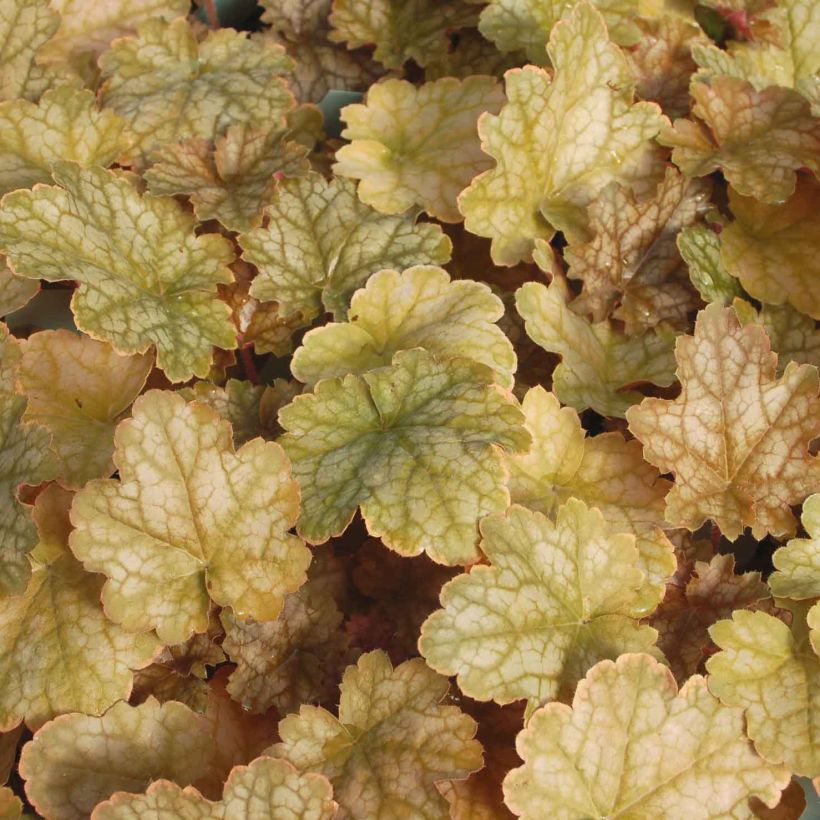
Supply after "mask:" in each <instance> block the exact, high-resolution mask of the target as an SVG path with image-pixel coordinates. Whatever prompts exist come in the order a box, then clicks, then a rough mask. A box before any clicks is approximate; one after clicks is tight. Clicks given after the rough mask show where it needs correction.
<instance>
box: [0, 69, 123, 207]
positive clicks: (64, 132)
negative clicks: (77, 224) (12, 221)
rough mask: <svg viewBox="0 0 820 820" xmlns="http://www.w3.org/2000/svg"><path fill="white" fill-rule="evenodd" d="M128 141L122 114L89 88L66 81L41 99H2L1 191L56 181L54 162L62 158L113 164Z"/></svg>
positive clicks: (94, 163) (90, 162)
mask: <svg viewBox="0 0 820 820" xmlns="http://www.w3.org/2000/svg"><path fill="white" fill-rule="evenodd" d="M128 143H129V139H128V136H127V134H126V133H125V123H124V122H123V120H122V118H121V117H119V116H118V115H117V114H115V113H114V112H113V111H107V110H103V111H100V110H99V109H98V108H97V104H96V100H95V97H94V94H93V92H91V91H89V90H88V89H84V88H78V87H77V86H74V85H64V86H61V87H59V88H54V89H52V90H51V91H46V93H45V94H43V96H42V97H41V98H40V102H39V103H36V104H35V103H32V102H29V101H28V100H24V99H20V100H10V101H8V102H4V103H0V192H2V193H6V192H7V191H13V190H15V189H16V188H30V187H31V186H32V185H35V184H36V183H38V182H46V183H48V182H51V165H52V163H53V162H56V161H59V160H72V161H74V162H77V163H79V164H80V165H82V166H89V165H103V166H108V165H111V163H112V162H114V160H115V159H117V157H118V156H119V155H120V154H121V153H122V152H123V151H124V150H125V149H126V148H127V147H128Z"/></svg>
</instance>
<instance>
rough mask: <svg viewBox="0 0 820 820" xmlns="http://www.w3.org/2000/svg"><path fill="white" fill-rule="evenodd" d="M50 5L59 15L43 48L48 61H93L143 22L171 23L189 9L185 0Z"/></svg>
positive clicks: (80, 0) (56, 0) (83, 0)
mask: <svg viewBox="0 0 820 820" xmlns="http://www.w3.org/2000/svg"><path fill="white" fill-rule="evenodd" d="M51 6H52V8H54V9H55V10H56V11H58V12H59V13H60V16H59V20H60V26H59V28H58V29H57V33H56V34H55V35H54V37H52V39H51V40H50V41H49V42H48V44H47V45H46V47H45V48H44V49H43V55H42V59H44V60H45V61H47V62H56V61H62V60H67V59H70V58H72V57H77V56H79V55H86V54H90V55H91V57H92V58H95V57H96V56H97V55H98V54H100V52H102V51H104V50H105V49H107V48H108V46H109V45H111V43H112V41H113V40H115V39H116V38H118V37H123V36H124V35H126V34H132V33H133V32H134V31H135V30H136V29H137V27H138V26H139V25H140V24H141V23H143V22H144V21H146V20H149V19H151V18H161V19H163V20H170V19H171V18H173V17H176V16H177V15H181V14H187V13H188V10H189V8H190V6H189V3H188V2H187V0H141V2H139V3H130V2H128V0H95V2H94V3H88V2H87V0H51Z"/></svg>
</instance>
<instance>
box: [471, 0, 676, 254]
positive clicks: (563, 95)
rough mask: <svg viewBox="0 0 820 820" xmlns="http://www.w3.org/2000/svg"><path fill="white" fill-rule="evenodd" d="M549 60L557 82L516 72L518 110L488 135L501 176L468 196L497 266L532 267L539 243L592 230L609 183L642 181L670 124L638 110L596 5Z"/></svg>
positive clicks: (650, 107)
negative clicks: (595, 204)
mask: <svg viewBox="0 0 820 820" xmlns="http://www.w3.org/2000/svg"><path fill="white" fill-rule="evenodd" d="M549 54H550V58H551V60H552V63H553V65H554V66H555V74H554V76H552V77H551V76H550V74H549V73H548V72H547V71H545V70H543V69H540V68H536V67H534V66H526V67H525V68H523V69H514V70H512V71H508V72H507V74H506V93H507V97H508V100H509V102H508V103H507V104H506V105H505V106H504V107H503V108H502V109H501V113H500V114H499V115H498V116H491V115H489V114H487V115H485V116H484V117H482V119H481V121H480V123H479V126H478V130H479V134H480V135H481V138H482V148H483V150H484V151H485V152H486V153H487V154H489V155H490V156H491V157H492V158H493V159H495V160H496V167H495V168H492V169H491V170H489V171H485V172H484V173H483V174H481V175H480V176H478V177H477V178H475V179H474V180H473V181H472V183H471V184H470V186H469V187H468V188H467V189H466V190H465V191H464V192H463V193H462V194H461V196H460V197H459V208H460V209H461V212H462V213H463V214H464V216H465V217H466V221H465V227H466V228H467V230H468V231H471V232H472V233H475V234H478V235H479V236H487V237H490V238H492V240H493V245H492V257H493V260H494V261H495V262H496V264H504V265H511V264H514V263H515V262H518V261H520V260H521V259H531V258H532V251H533V247H534V242H535V240H536V239H539V238H540V239H547V240H548V239H550V238H551V237H552V235H553V233H554V232H555V230H556V229H558V230H564V231H566V230H568V229H569V230H570V231H572V230H575V229H577V228H578V227H579V226H580V225H582V224H583V222H584V220H585V211H584V208H585V206H586V205H587V203H588V202H589V201H590V200H591V199H592V198H593V197H594V196H595V195H596V194H597V193H598V192H599V191H600V190H601V189H602V188H603V187H604V186H605V185H606V184H607V183H608V182H610V181H612V180H618V181H621V182H630V181H631V180H632V178H633V177H634V176H635V175H636V165H638V166H639V165H640V164H641V162H642V161H643V160H642V158H643V157H644V156H645V155H646V154H647V153H650V152H651V151H652V149H651V148H650V142H649V140H651V138H652V137H653V136H655V134H656V133H657V132H658V129H659V128H660V125H661V120H662V117H661V115H660V110H659V109H658V107H657V106H656V105H655V104H654V103H646V102H642V103H634V104H633V102H632V99H633V88H634V80H633V79H632V75H631V73H630V70H629V66H628V64H627V62H626V58H625V57H624V55H623V52H621V50H620V49H619V48H618V47H617V46H615V45H614V44H613V43H611V42H610V41H609V39H608V37H607V32H606V25H605V24H604V21H603V19H602V18H601V16H600V14H599V13H598V12H597V11H596V10H595V9H594V8H593V7H592V6H591V5H590V4H589V3H587V2H581V3H578V4H577V5H576V6H575V7H574V8H573V10H572V11H571V12H570V14H569V16H568V17H567V18H566V19H564V20H562V21H561V22H559V23H557V24H556V25H555V27H554V28H553V30H552V34H551V37H550V45H549ZM590 123H594V124H595V126H594V128H593V127H590ZM582 132H583V134H584V139H583V140H581V141H579V140H578V139H577V135H578V134H579V133H582ZM641 173H644V172H643V171H640V172H638V174H641Z"/></svg>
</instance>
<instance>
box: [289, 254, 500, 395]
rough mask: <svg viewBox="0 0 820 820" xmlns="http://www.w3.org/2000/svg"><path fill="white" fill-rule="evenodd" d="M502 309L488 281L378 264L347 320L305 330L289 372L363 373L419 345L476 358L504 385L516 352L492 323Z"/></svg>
mask: <svg viewBox="0 0 820 820" xmlns="http://www.w3.org/2000/svg"><path fill="white" fill-rule="evenodd" d="M503 313H504V305H503V304H502V302H501V300H500V299H498V297H496V296H494V295H493V293H492V292H491V291H490V289H489V287H487V285H485V284H483V283H481V282H472V281H470V280H461V281H456V282H451V281H450V276H449V275H448V273H447V271H445V270H443V269H442V268H437V267H431V266H421V265H418V266H415V267H412V268H408V269H407V270H405V271H404V272H403V273H399V272H398V271H395V270H382V271H379V272H378V273H374V274H373V275H372V276H371V277H370V278H369V279H368V280H367V283H366V285H365V287H364V288H362V289H360V290H357V291H356V293H354V294H353V297H352V299H351V301H350V310H349V314H348V315H349V321H348V322H346V323H329V324H327V325H324V326H323V327H319V328H315V329H314V330H311V331H308V333H307V334H305V337H304V339H303V341H302V346H301V347H299V348H298V349H297V350H296V352H295V353H294V354H293V359H292V362H291V372H292V373H293V375H294V376H295V377H296V378H297V379H299V381H302V382H305V384H307V385H309V386H312V385H314V384H316V382H318V381H319V380H320V379H327V378H333V377H336V376H344V375H346V374H348V373H353V374H356V375H360V374H362V373H366V372H367V371H368V370H373V369H374V368H377V367H381V366H383V365H388V364H390V362H391V361H392V359H393V355H394V354H395V353H397V352H398V351H400V350H409V349H410V348H413V347H423V348H424V349H425V350H429V351H430V352H431V353H433V354H435V355H437V356H443V357H447V356H462V357H464V358H472V359H475V360H476V361H478V362H481V363H482V364H485V365H487V367H490V368H492V369H493V370H494V371H495V378H496V381H497V382H498V383H499V384H500V385H502V386H503V387H506V388H511V387H512V383H513V377H512V374H513V372H514V371H515V366H516V359H515V352H514V351H513V346H512V343H511V342H510V341H509V339H508V338H507V337H506V336H505V335H504V332H503V331H502V330H501V328H499V327H498V325H496V324H495V323H496V322H497V321H498V320H499V319H500V318H501V317H502V315H503Z"/></svg>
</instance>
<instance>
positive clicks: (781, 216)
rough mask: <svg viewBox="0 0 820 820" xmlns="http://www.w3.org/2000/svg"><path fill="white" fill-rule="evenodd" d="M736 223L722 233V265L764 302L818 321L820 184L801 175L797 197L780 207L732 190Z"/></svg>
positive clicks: (748, 290)
mask: <svg viewBox="0 0 820 820" xmlns="http://www.w3.org/2000/svg"><path fill="white" fill-rule="evenodd" d="M729 207H730V208H731V210H732V214H733V215H734V217H735V219H734V221H733V222H730V223H729V224H728V225H726V226H724V228H723V230H722V231H721V234H720V246H721V254H720V257H721V261H722V262H723V265H724V266H725V268H726V270H727V271H728V272H729V273H730V274H731V275H732V276H735V277H737V278H738V279H739V280H740V283H741V284H742V285H743V288H744V289H745V290H746V292H747V293H749V295H750V296H753V297H754V298H755V299H758V300H760V301H761V302H766V303H769V304H773V305H780V304H783V303H784V302H786V301H788V302H789V303H791V304H792V305H793V306H794V307H795V308H797V310H799V311H800V312H801V313H805V314H808V315H809V316H811V317H812V318H814V319H820V287H818V274H817V267H816V266H817V250H818V241H817V237H818V236H819V235H820V182H818V181H817V180H816V179H814V178H813V177H807V176H803V175H801V176H800V177H799V178H798V181H797V188H796V190H795V192H794V194H793V195H792V196H791V197H790V198H789V199H788V200H787V201H786V202H783V203H781V204H779V205H769V204H766V203H764V202H758V201H756V200H754V199H752V198H751V197H745V196H740V195H739V194H737V193H736V192H735V191H734V190H732V189H731V188H730V189H729Z"/></svg>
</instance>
